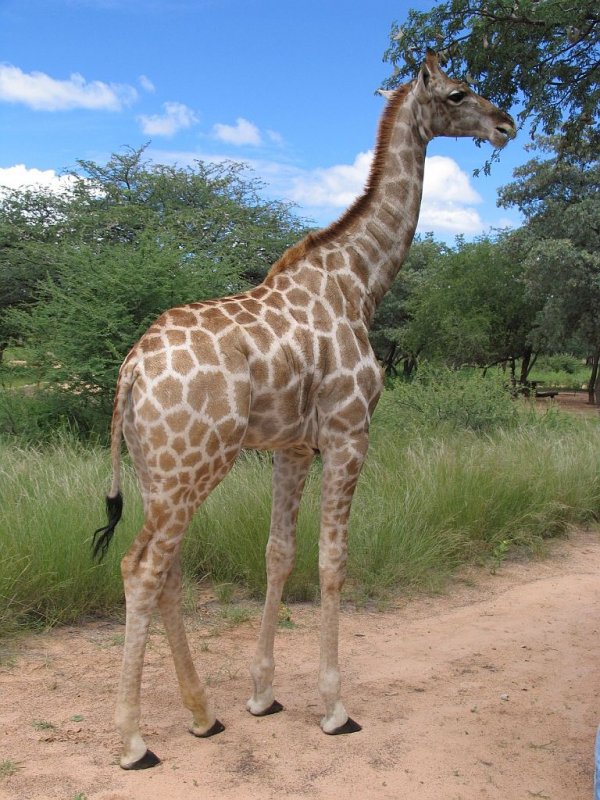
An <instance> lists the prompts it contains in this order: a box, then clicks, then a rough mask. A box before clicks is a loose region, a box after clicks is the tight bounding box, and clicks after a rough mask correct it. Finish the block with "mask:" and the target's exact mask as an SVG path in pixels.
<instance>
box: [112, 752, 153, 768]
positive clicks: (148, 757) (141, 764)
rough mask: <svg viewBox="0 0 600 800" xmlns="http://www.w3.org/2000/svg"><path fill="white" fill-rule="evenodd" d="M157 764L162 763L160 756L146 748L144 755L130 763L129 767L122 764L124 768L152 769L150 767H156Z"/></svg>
mask: <svg viewBox="0 0 600 800" xmlns="http://www.w3.org/2000/svg"><path fill="white" fill-rule="evenodd" d="M157 764H160V758H159V757H158V756H157V755H156V754H155V753H153V752H152V750H146V752H145V753H144V755H143V756H142V757H141V758H140V759H138V760H137V761H134V762H133V764H129V765H128V766H127V767H124V766H123V764H121V768H122V769H150V767H155V766H156V765H157Z"/></svg>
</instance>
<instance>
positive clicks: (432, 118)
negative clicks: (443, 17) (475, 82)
mask: <svg viewBox="0 0 600 800" xmlns="http://www.w3.org/2000/svg"><path fill="white" fill-rule="evenodd" d="M415 94H416V96H417V98H418V101H419V109H420V117H421V120H420V122H421V128H422V130H423V131H424V132H425V134H426V135H427V138H433V137H434V136H473V137H474V138H476V139H487V140H488V141H489V142H490V143H491V144H492V145H493V146H494V147H498V148H500V147H504V145H505V144H506V143H507V142H508V140H509V139H512V138H513V137H514V136H515V132H516V130H515V123H514V120H513V118H512V117H511V116H509V115H508V114H506V113H505V112H504V111H500V109H499V108H496V106H495V105H493V104H492V103H490V101H489V100H486V99H485V98H484V97H480V96H479V95H478V94H475V92H473V91H472V90H471V89H470V88H469V86H468V85H467V84H466V83H465V82H464V81H457V80H453V79H452V78H449V77H448V75H446V74H445V73H444V72H442V70H441V69H440V67H439V62H438V57H437V55H436V53H434V52H433V50H427V56H426V58H425V62H424V63H423V65H422V67H421V70H420V72H419V76H418V78H417V79H416V82H415Z"/></svg>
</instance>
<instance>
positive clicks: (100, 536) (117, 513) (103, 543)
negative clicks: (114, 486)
mask: <svg viewBox="0 0 600 800" xmlns="http://www.w3.org/2000/svg"><path fill="white" fill-rule="evenodd" d="M122 514H123V496H122V494H121V492H119V493H118V494H117V496H116V497H110V495H109V496H107V498H106V516H107V517H108V524H107V525H105V526H104V527H102V528H98V530H96V531H94V536H93V538H92V557H93V558H94V560H96V561H102V559H103V558H104V556H105V555H106V551H107V550H108V547H109V545H110V543H111V540H112V537H113V534H114V532H115V528H116V527H117V523H118V522H119V520H120V519H121V515H122Z"/></svg>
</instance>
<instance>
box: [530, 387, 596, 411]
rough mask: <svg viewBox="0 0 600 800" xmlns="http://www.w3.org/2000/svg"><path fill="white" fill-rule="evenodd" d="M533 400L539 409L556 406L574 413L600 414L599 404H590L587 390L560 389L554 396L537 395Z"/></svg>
mask: <svg viewBox="0 0 600 800" xmlns="http://www.w3.org/2000/svg"><path fill="white" fill-rule="evenodd" d="M535 402H536V406H537V407H538V408H539V409H548V408H553V407H554V408H555V407H558V408H560V409H561V410H563V411H570V412H573V413H576V414H585V415H592V416H593V415H596V416H598V415H600V406H597V405H590V403H589V402H588V393H587V392H568V391H562V392H559V393H558V394H557V395H556V397H554V398H550V397H538V398H537V399H536V401H535Z"/></svg>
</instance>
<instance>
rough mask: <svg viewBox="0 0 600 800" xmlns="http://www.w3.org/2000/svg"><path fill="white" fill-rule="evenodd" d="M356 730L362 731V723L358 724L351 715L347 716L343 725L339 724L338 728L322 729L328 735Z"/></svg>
mask: <svg viewBox="0 0 600 800" xmlns="http://www.w3.org/2000/svg"><path fill="white" fill-rule="evenodd" d="M358 731H362V725H359V724H358V722H355V721H354V720H353V719H352V718H351V717H348V719H347V720H346V722H344V724H343V725H340V727H339V728H336V729H335V730H333V731H324V733H326V734H327V735H328V736H340V735H341V734H343V733H358Z"/></svg>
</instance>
